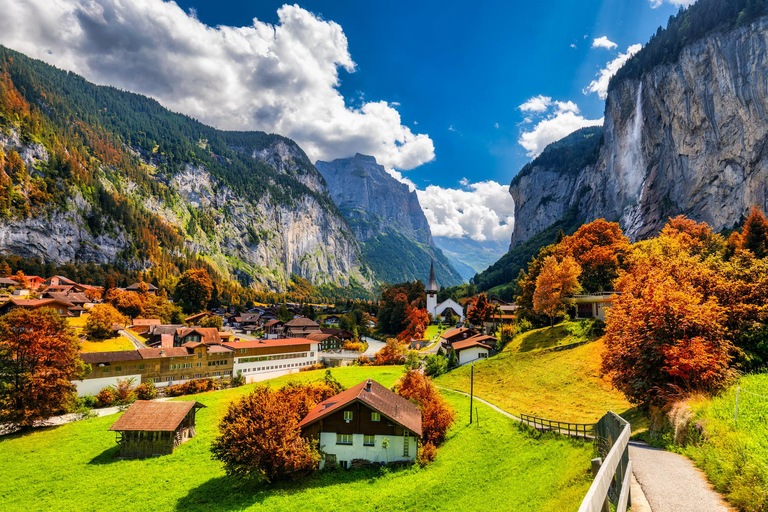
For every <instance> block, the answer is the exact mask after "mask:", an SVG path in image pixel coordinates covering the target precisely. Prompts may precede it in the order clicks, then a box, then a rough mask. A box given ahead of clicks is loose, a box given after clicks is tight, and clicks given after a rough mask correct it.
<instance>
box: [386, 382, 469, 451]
mask: <svg viewBox="0 0 768 512" xmlns="http://www.w3.org/2000/svg"><path fill="white" fill-rule="evenodd" d="M395 391H396V392H397V394H398V395H400V396H402V397H403V398H407V399H408V400H412V401H413V402H415V403H416V404H417V405H418V406H419V408H420V409H421V429H422V438H421V440H422V442H423V443H424V444H425V445H427V444H432V445H435V446H438V445H440V444H441V443H442V442H443V441H445V435H446V433H447V432H448V429H449V428H450V426H451V425H453V423H454V422H455V421H456V413H455V412H454V410H453V408H452V407H451V406H450V405H448V402H446V401H445V399H444V398H443V397H442V395H441V394H440V392H439V391H438V390H437V388H436V387H435V385H434V384H432V381H431V380H430V379H429V377H427V376H425V375H424V374H423V373H421V372H419V371H418V370H410V371H408V372H406V374H405V375H404V376H403V378H402V379H400V382H398V384H397V385H396V388H395Z"/></svg>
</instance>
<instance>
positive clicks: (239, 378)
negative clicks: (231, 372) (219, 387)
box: [232, 370, 245, 388]
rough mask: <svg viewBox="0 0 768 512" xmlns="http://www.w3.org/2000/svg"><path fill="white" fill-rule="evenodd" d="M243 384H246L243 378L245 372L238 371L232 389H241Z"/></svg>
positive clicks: (233, 378) (233, 379)
mask: <svg viewBox="0 0 768 512" xmlns="http://www.w3.org/2000/svg"><path fill="white" fill-rule="evenodd" d="M243 384H245V377H243V372H242V371H240V370H237V375H235V376H234V377H232V387H233V388H239V387H240V386H242V385H243Z"/></svg>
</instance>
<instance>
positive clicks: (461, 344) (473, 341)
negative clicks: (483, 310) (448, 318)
mask: <svg viewBox="0 0 768 512" xmlns="http://www.w3.org/2000/svg"><path fill="white" fill-rule="evenodd" d="M495 343H496V338H494V337H492V336H486V335H484V334H478V335H477V336H472V337H471V338H467V339H465V340H461V341H457V342H456V343H454V344H453V345H451V346H452V347H453V350H455V351H457V352H459V351H461V350H464V349H466V348H472V347H485V348H487V349H488V350H490V349H491V346H492V344H495Z"/></svg>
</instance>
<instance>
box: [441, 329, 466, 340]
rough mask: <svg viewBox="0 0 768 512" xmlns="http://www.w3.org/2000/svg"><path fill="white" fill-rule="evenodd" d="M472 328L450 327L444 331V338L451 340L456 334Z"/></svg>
mask: <svg viewBox="0 0 768 512" xmlns="http://www.w3.org/2000/svg"><path fill="white" fill-rule="evenodd" d="M471 330H472V329H468V328H467V327H456V328H455V329H450V330H448V331H445V332H444V333H443V336H442V338H443V339H445V340H449V339H451V338H453V337H454V336H458V335H460V334H464V333H465V332H467V331H471Z"/></svg>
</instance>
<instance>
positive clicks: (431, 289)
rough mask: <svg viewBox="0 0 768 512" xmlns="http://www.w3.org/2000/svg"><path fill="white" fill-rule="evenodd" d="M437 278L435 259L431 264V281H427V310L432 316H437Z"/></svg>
mask: <svg viewBox="0 0 768 512" xmlns="http://www.w3.org/2000/svg"><path fill="white" fill-rule="evenodd" d="M437 291H438V290H437V280H436V279H435V261H434V260H432V263H431V264H430V266H429V282H428V283H427V289H426V292H427V312H428V313H429V314H430V315H432V318H437Z"/></svg>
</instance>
